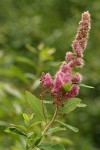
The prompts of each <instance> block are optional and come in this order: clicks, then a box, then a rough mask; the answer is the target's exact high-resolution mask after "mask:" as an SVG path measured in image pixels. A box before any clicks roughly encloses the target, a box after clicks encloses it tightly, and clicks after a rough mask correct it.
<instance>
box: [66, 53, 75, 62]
mask: <svg viewBox="0 0 100 150" xmlns="http://www.w3.org/2000/svg"><path fill="white" fill-rule="evenodd" d="M73 54H74V53H72V52H67V53H66V58H65V59H66V60H72V59H74V58H75V56H73Z"/></svg>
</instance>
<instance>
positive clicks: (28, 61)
mask: <svg viewBox="0 0 100 150" xmlns="http://www.w3.org/2000/svg"><path fill="white" fill-rule="evenodd" d="M16 61H18V62H22V63H25V64H28V65H30V66H32V67H34V66H35V64H34V62H33V61H32V60H31V59H28V58H27V57H22V56H17V57H16Z"/></svg>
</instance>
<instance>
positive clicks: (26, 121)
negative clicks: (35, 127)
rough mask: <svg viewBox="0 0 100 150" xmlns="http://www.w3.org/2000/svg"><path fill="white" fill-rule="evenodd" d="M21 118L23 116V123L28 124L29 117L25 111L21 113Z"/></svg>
mask: <svg viewBox="0 0 100 150" xmlns="http://www.w3.org/2000/svg"><path fill="white" fill-rule="evenodd" d="M23 118H24V122H25V124H26V125H29V121H30V119H29V117H28V115H27V114H26V113H23Z"/></svg>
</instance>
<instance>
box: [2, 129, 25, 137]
mask: <svg viewBox="0 0 100 150" xmlns="http://www.w3.org/2000/svg"><path fill="white" fill-rule="evenodd" d="M5 132H7V133H16V134H20V135H23V136H26V137H27V134H26V133H25V132H23V131H21V130H20V129H18V128H17V127H8V128H7V129H6V130H5Z"/></svg>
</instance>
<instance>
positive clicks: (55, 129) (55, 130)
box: [46, 127, 66, 135]
mask: <svg viewBox="0 0 100 150" xmlns="http://www.w3.org/2000/svg"><path fill="white" fill-rule="evenodd" d="M65 130H66V128H61V127H55V128H51V129H49V130H48V132H47V133H46V135H47V134H51V133H54V132H59V131H65Z"/></svg>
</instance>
